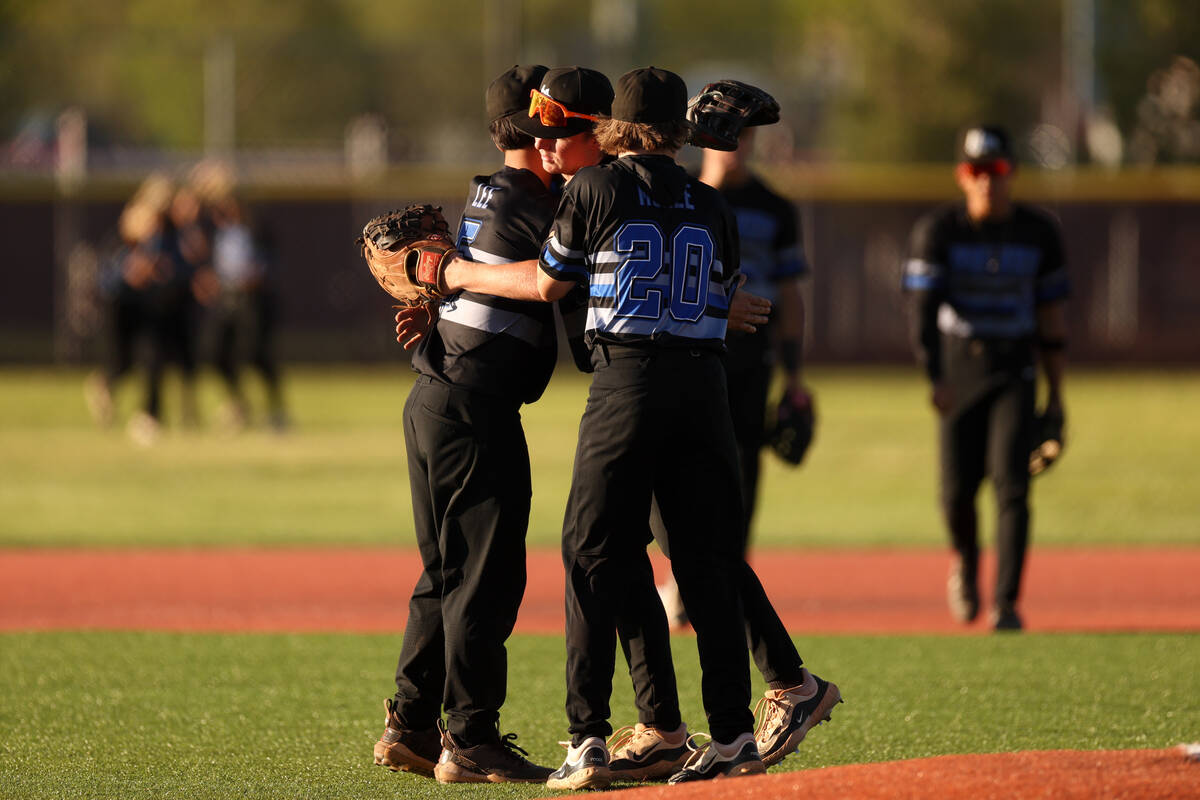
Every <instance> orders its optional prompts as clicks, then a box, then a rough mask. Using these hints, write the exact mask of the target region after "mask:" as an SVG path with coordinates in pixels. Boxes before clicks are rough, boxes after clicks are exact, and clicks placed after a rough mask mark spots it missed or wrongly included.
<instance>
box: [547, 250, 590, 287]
mask: <svg viewBox="0 0 1200 800" xmlns="http://www.w3.org/2000/svg"><path fill="white" fill-rule="evenodd" d="M539 265H540V266H541V268H542V271H543V272H545V273H546V274H547V275H549V276H550V277H551V278H554V280H556V281H574V282H576V283H583V284H586V283H587V279H588V269H587V266H586V265H585V264H582V263H577V262H575V261H564V260H562V259H560V258H558V256H557V254H556V253H555V252H554V250H553V248H551V247H550V243H549V242H547V243H546V246H545V247H543V248H542V255H541V258H540V259H539Z"/></svg>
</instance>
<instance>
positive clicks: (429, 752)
mask: <svg viewBox="0 0 1200 800" xmlns="http://www.w3.org/2000/svg"><path fill="white" fill-rule="evenodd" d="M383 708H384V711H385V714H386V716H385V717H384V719H383V724H384V729H383V735H382V736H380V737H379V741H377V742H376V743H375V763H376V764H377V765H378V766H381V767H387V768H388V769H390V770H391V771H392V772H413V773H416V774H417V775H424V776H425V777H427V778H432V777H433V768H434V767H435V766H436V765H437V760H438V756H439V755H440V754H441V752H442V735H441V733H440V732H439V731H438V729H437V728H436V727H433V728H429V729H428V730H424V731H410V730H408V729H407V728H405V727H404V725H403V724H402V723H401V722H400V717H399V716H397V715H396V703H395V701H394V700H392V699H391V698H390V697H389V698H388V699H387V700H384V701H383Z"/></svg>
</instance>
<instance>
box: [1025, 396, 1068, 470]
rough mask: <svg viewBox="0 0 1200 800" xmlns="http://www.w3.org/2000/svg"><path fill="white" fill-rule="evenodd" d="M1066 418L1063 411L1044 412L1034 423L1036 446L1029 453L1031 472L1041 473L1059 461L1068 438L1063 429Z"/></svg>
mask: <svg viewBox="0 0 1200 800" xmlns="http://www.w3.org/2000/svg"><path fill="white" fill-rule="evenodd" d="M1066 424H1067V423H1066V419H1065V418H1064V417H1063V413H1062V411H1053V412H1043V413H1041V414H1039V415H1038V417H1037V421H1036V422H1035V423H1034V431H1035V438H1034V447H1033V452H1031V453H1030V454H1029V474H1030V475H1040V474H1042V473H1043V472H1045V471H1046V470H1048V469H1050V466H1051V465H1052V464H1053V463H1054V462H1055V461H1057V460H1058V459H1059V458H1060V457H1061V456H1062V452H1063V444H1064V443H1065V441H1066V439H1065V438H1064V436H1063V429H1064V428H1065V427H1066Z"/></svg>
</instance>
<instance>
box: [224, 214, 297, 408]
mask: <svg viewBox="0 0 1200 800" xmlns="http://www.w3.org/2000/svg"><path fill="white" fill-rule="evenodd" d="M211 213H212V219H213V223H214V226H215V230H214V232H213V246H212V269H213V275H214V276H215V277H216V279H217V283H218V287H219V288H218V290H217V294H216V297H215V299H214V301H213V308H212V316H213V329H214V352H213V360H214V362H215V364H216V367H217V370H218V371H219V372H220V374H221V378H222V380H223V381H224V383H225V388H226V390H227V392H228V394H229V400H228V403H227V405H226V407H225V410H224V414H223V415H224V417H225V423H226V424H227V425H228V426H229V427H231V428H234V429H238V428H241V427H243V426H245V425H246V424H247V423H248V422H249V421H250V417H251V412H250V402H249V400H248V398H247V396H246V392H245V390H244V388H243V386H242V380H241V373H242V368H243V366H244V365H245V364H247V363H248V364H250V365H251V366H253V367H254V368H255V369H257V371H258V373H259V375H260V376H261V377H262V382H263V387H264V388H265V390H266V398H267V409H266V410H267V424H268V425H270V427H271V428H272V429H273V430H276V431H283V430H285V429H286V428H287V426H288V418H287V411H286V408H285V405H284V399H283V384H282V379H281V378H280V373H279V362H278V360H277V358H276V355H275V341H274V339H275V330H276V327H277V320H278V315H279V310H278V300H277V296H276V292H275V289H274V286H273V285H272V283H271V273H272V272H273V267H274V264H275V257H276V256H275V245H274V240H273V238H272V237H271V236H270V233H269V231H268V230H266V229H264V228H261V227H260V228H258V229H255V228H253V227H252V226H251V225H250V223H249V222H248V220H247V219H246V213H245V210H244V208H243V206H242V204H241V203H240V202H239V201H238V199H237V197H236V196H234V195H233V194H227V195H224V196H223V197H219V198H216V199H215V200H214V201H213V203H212V206H211Z"/></svg>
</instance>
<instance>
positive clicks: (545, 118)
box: [529, 89, 600, 128]
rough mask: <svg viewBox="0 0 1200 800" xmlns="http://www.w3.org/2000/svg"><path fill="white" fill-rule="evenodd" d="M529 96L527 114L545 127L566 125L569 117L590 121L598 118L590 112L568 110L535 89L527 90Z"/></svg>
mask: <svg viewBox="0 0 1200 800" xmlns="http://www.w3.org/2000/svg"><path fill="white" fill-rule="evenodd" d="M529 98H530V99H529V116H531V117H537V118H538V119H539V120H540V121H541V123H542V124H543V125H545V126H546V127H547V128H563V127H566V124H567V120H568V119H570V118H571V117H578V118H580V119H586V120H591V121H592V122H596V121H598V120H599V119H600V118H599V117H597V116H593V115H592V114H581V113H579V112H578V111H570V110H568V109H567V108H566V107H565V106H564V105H563V104H562V103H560V102H558V101H557V100H554V99H551V98H550V97H547V96H546V95H544V94H542V93H541V92H539V91H538V90H537V89H531V90H530V91H529Z"/></svg>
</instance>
